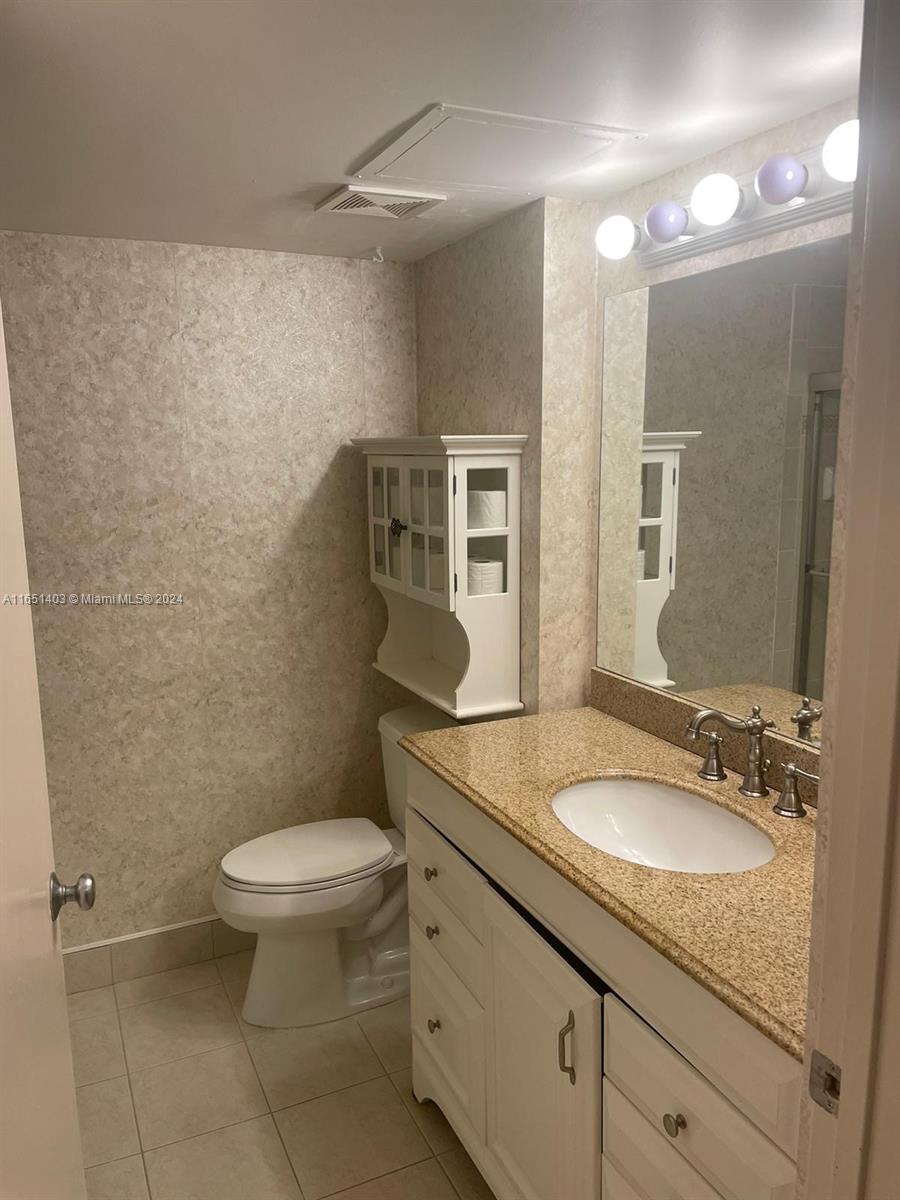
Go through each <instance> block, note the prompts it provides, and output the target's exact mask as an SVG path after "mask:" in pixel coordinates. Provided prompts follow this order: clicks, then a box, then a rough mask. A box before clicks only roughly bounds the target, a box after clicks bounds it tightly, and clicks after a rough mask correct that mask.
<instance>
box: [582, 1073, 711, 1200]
mask: <svg viewBox="0 0 900 1200" xmlns="http://www.w3.org/2000/svg"><path fill="white" fill-rule="evenodd" d="M603 1156H604V1160H607V1159H608V1160H609V1161H610V1162H611V1163H613V1164H614V1165H615V1166H616V1167H618V1168H619V1170H620V1171H622V1172H623V1174H624V1175H626V1176H627V1178H628V1179H630V1180H631V1181H632V1183H633V1184H634V1185H635V1187H636V1188H637V1189H638V1191H639V1192H640V1194H642V1195H644V1196H648V1197H649V1196H652V1197H653V1200H720V1195H719V1193H718V1192H717V1191H716V1190H715V1188H712V1187H710V1185H709V1184H708V1183H707V1182H706V1181H705V1180H704V1179H703V1177H702V1175H699V1174H698V1173H697V1172H696V1171H695V1170H694V1168H693V1167H692V1166H691V1164H690V1163H689V1162H688V1161H687V1160H686V1159H684V1158H682V1156H681V1155H680V1154H679V1153H678V1151H677V1150H676V1149H675V1147H674V1146H673V1145H672V1144H671V1143H670V1141H669V1140H668V1138H667V1137H666V1136H665V1134H662V1133H657V1132H656V1130H655V1129H654V1128H653V1126H652V1125H651V1124H650V1123H649V1121H647V1120H645V1119H644V1117H642V1116H641V1114H640V1113H639V1112H638V1110H637V1109H636V1108H635V1107H634V1105H633V1104H631V1103H629V1101H628V1100H626V1099H625V1097H624V1096H623V1095H622V1093H621V1092H620V1091H619V1089H618V1088H617V1087H616V1086H615V1084H614V1083H612V1082H611V1081H610V1080H609V1079H608V1078H606V1079H604V1080H603Z"/></svg>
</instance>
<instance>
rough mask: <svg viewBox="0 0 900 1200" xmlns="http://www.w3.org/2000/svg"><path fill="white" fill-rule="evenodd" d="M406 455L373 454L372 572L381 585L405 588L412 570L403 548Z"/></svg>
mask: <svg viewBox="0 0 900 1200" xmlns="http://www.w3.org/2000/svg"><path fill="white" fill-rule="evenodd" d="M402 463H403V459H402V458H384V457H382V456H380V455H369V457H368V459H367V472H368V481H369V564H370V570H369V575H370V577H371V580H372V582H373V583H377V584H378V585H379V586H380V587H386V588H392V589H393V590H394V591H395V592H405V591H406V587H407V580H408V573H407V568H406V561H405V553H404V548H403V533H404V531H405V529H406V528H407V523H408V520H409V518H408V516H407V502H408V498H407V492H406V480H405V477H404V473H403V470H402Z"/></svg>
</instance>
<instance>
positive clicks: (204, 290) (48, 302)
mask: <svg viewBox="0 0 900 1200" xmlns="http://www.w3.org/2000/svg"><path fill="white" fill-rule="evenodd" d="M0 294H2V298H3V304H4V311H5V314H6V325H7V328H6V335H7V343H8V348H9V366H10V381H11V387H12V398H13V408H14V417H15V427H16V437H17V445H18V453H19V465H20V474H21V482H22V492H23V496H22V499H23V508H24V520H25V532H26V539H27V547H28V557H29V571H30V583H31V588H32V590H33V591H37V592H42V591H63V592H87V591H91V592H120V591H121V592H128V591H130V592H139V591H140V592H151V593H155V592H158V591H171V592H181V593H183V594H184V604H183V605H181V606H178V607H172V608H157V607H153V608H149V609H147V608H135V607H127V608H126V607H117V608H111V607H93V608H88V607H47V606H42V607H37V608H36V609H35V611H34V618H35V638H36V644H37V659H38V670H39V675H40V684H41V704H42V711H43V718H44V740H45V747H46V756H47V768H48V776H49V784H50V796H51V806H52V819H53V833H54V841H55V846H56V861H57V866H58V869H59V872H60V874H61V876H62V877H63V878H73V877H74V876H76V875H77V874H78V872H79V871H82V870H87V869H90V870H93V871H94V872H95V873H96V875H97V879H98V895H99V899H98V902H97V906H96V908H95V909H94V911H93V912H91V913H85V914H82V915H81V916H79V918H78V920H77V921H72V922H69V923H68V924H67V925H66V927H65V931H66V934H67V938H68V940H69V941H70V942H73V943H78V944H81V943H84V942H88V941H92V940H95V939H98V938H103V937H111V936H115V935H118V934H124V933H130V932H135V931H138V930H143V929H148V928H153V927H155V926H160V925H165V924H169V923H173V922H177V921H184V920H188V919H190V918H192V917H197V916H202V915H205V914H208V913H210V912H211V911H212V903H211V901H210V888H211V885H212V881H213V878H214V875H215V870H216V865H217V863H218V860H219V858H220V857H221V855H222V854H223V853H224V852H225V851H227V850H228V849H229V848H230V847H232V846H234V845H236V844H237V843H239V842H242V841H244V840H246V839H247V838H250V837H254V836H256V835H259V834H262V833H265V832H267V831H269V830H272V829H277V828H280V827H282V826H284V825H289V824H293V823H296V822H299V821H304V820H309V819H316V818H319V817H333V816H344V815H351V814H352V815H368V816H371V817H373V818H374V819H376V820H378V821H381V822H384V821H386V819H387V814H386V810H385V806H384V793H383V785H382V777H381V762H380V753H379V744H378V739H377V734H376V721H377V717H378V714H379V713H380V712H383V711H385V710H387V709H388V708H390V707H391V706H392V705H393V704H395V703H397V702H398V701H401V700H402V699H404V698H405V697H404V694H403V693H401V691H400V689H397V688H395V687H393V685H390V684H388V682H387V681H385V680H383V679H382V678H381V677H380V676H378V675H377V674H376V673H375V672H374V671H373V670H372V669H371V665H370V664H371V662H372V659H373V656H374V651H375V648H376V646H377V643H378V641H379V640H380V636H381V633H382V630H383V625H384V608H383V604H382V601H381V599H380V598H379V596H378V593H377V592H376V591H375V589H374V588H372V587H371V586H370V585H369V582H368V572H367V555H366V525H365V485H364V473H363V470H362V464H361V462H360V460H359V458H358V456H357V455H356V453H355V452H353V451H352V450H350V449H348V448H347V444H346V443H347V440H348V438H350V437H352V436H354V435H363V434H369V435H373V434H385V433H411V432H414V430H415V330H414V305H413V290H412V277H411V271H410V269H409V268H406V267H399V266H392V265H387V264H385V265H383V266H376V265H375V264H371V263H362V262H359V261H356V260H344V259H334V258H316V257H307V256H298V255H290V254H275V253H266V252H260V251H243V250H230V249H228V250H223V249H215V248H206V247H196V246H172V245H163V244H155V243H136V242H126V241H111V240H102V239H79V238H68V237H51V236H37V235H29V234H19V233H11V234H2V235H0Z"/></svg>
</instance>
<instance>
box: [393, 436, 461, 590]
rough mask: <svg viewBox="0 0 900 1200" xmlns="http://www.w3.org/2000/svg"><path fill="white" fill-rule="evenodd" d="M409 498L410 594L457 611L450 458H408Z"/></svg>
mask: <svg viewBox="0 0 900 1200" xmlns="http://www.w3.org/2000/svg"><path fill="white" fill-rule="evenodd" d="M400 461H401V462H402V463H403V484H404V487H405V488H406V494H407V495H408V497H409V509H408V511H409V532H408V533H407V534H405V535H404V536H405V537H406V540H407V545H408V550H409V568H408V579H409V586H408V588H407V592H408V593H409V595H410V596H412V597H413V598H414V599H416V600H424V601H425V603H426V604H433V605H434V606H435V607H436V608H446V609H449V610H452V609H453V608H454V607H455V599H456V597H455V586H454V584H455V577H454V575H453V537H452V524H451V512H452V507H451V506H452V503H453V496H452V480H453V468H452V463H451V461H450V460H449V459H446V458H434V457H430V458H405V459H401V460H400Z"/></svg>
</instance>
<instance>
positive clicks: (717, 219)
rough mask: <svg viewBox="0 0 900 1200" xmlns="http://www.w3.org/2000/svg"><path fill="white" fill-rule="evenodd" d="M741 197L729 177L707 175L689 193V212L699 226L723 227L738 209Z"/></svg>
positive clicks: (734, 182) (737, 187)
mask: <svg viewBox="0 0 900 1200" xmlns="http://www.w3.org/2000/svg"><path fill="white" fill-rule="evenodd" d="M742 200H743V195H742V193H741V189H740V186H739V185H738V181H737V180H736V179H732V177H731V176H730V175H719V174H716V175H707V176H706V177H705V178H704V179H701V180H700V182H699V183H698V184H697V186H696V187H695V188H694V190H693V192H691V212H692V214H693V215H694V216H695V217H696V218H697V220H698V221H699V222H700V224H701V225H724V224H725V222H726V221H730V220H731V218H732V217H733V216H734V215H735V213H736V212H737V211H738V210H739V209H740V207H741V202H742Z"/></svg>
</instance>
